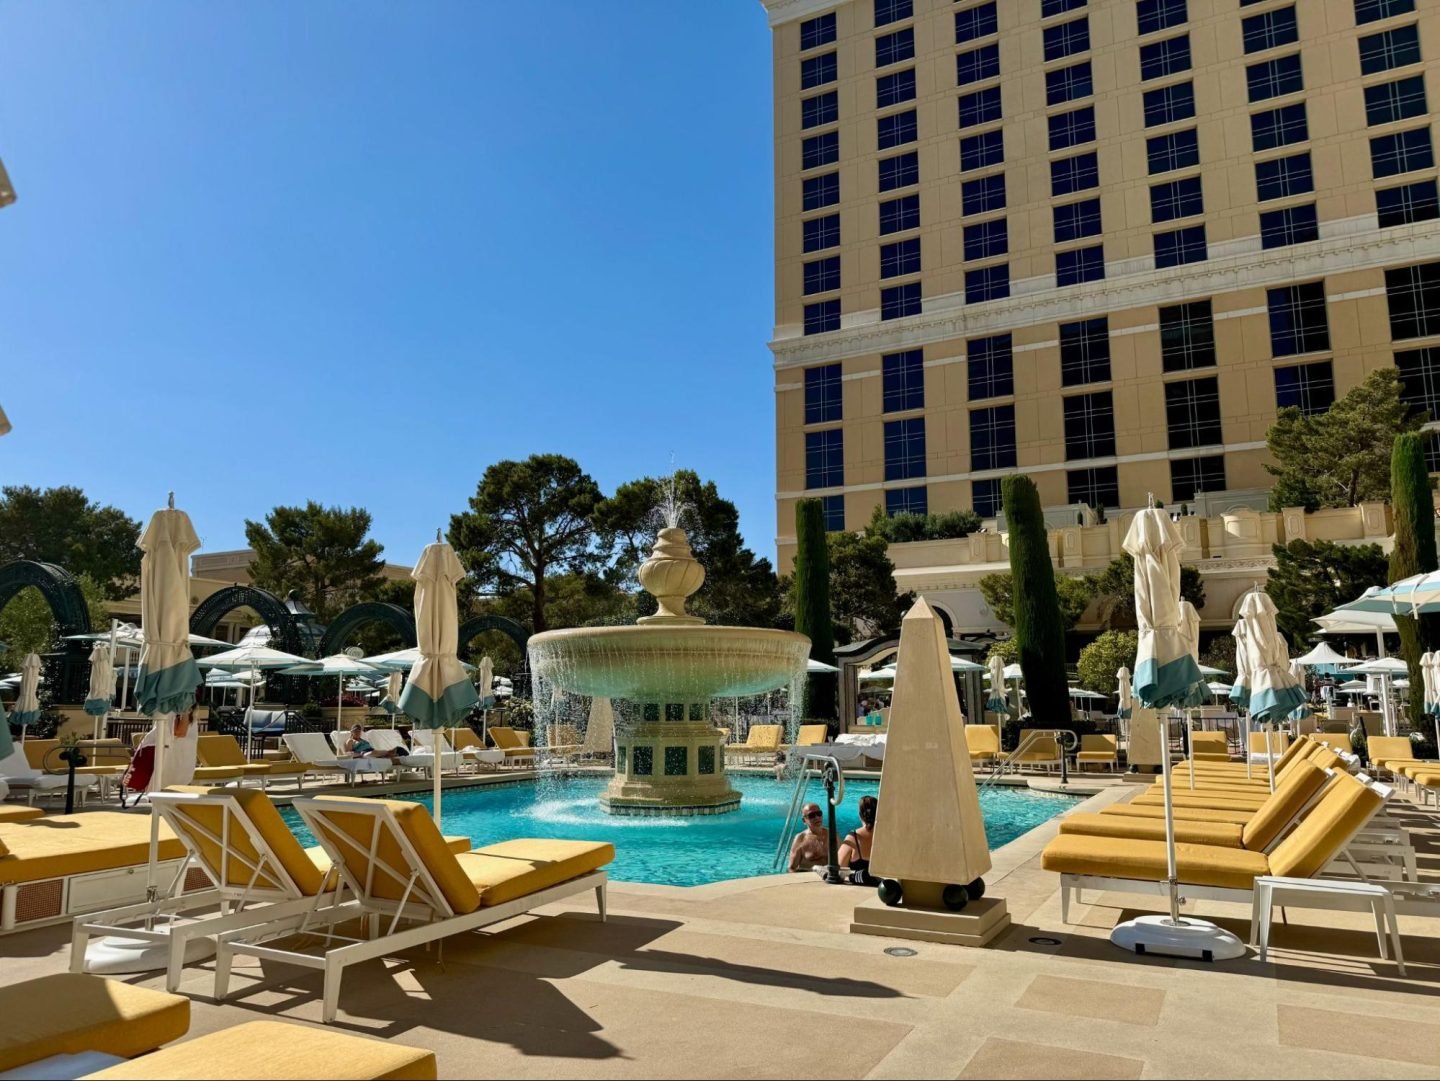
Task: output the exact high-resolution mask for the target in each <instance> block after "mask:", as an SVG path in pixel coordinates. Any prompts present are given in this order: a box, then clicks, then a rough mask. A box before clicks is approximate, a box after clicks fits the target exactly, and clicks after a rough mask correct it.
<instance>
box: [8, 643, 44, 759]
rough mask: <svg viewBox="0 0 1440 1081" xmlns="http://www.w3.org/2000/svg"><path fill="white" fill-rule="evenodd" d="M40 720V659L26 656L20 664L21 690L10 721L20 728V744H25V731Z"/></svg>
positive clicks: (34, 656) (29, 654)
mask: <svg viewBox="0 0 1440 1081" xmlns="http://www.w3.org/2000/svg"><path fill="white" fill-rule="evenodd" d="M39 719H40V658H39V656H37V655H36V654H34V653H27V654H25V659H24V660H23V661H22V662H21V663H20V689H19V691H18V692H17V694H16V698H15V709H14V710H13V711H12V713H11V716H10V721H11V723H12V724H18V725H19V726H20V742H21V743H24V742H25V729H26V728H28V727H30V725H32V724H34V723H35V722H36V721H38V720H39Z"/></svg>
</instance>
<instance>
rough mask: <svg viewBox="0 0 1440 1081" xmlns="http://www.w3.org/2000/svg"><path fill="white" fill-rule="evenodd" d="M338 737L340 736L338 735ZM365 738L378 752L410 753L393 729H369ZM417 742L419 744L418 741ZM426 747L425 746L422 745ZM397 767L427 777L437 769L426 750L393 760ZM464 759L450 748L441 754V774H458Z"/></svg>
mask: <svg viewBox="0 0 1440 1081" xmlns="http://www.w3.org/2000/svg"><path fill="white" fill-rule="evenodd" d="M337 735H339V734H338V733H337ZM365 738H366V739H368V740H369V741H370V745H371V746H372V747H374V748H375V749H376V750H377V751H408V750H409V748H407V747H406V746H405V741H404V740H403V739H401V738H400V733H399V732H396V731H395V730H394V729H393V728H369V729H366V731H365ZM417 742H419V741H418V740H417ZM421 746H422V747H424V745H423V744H421ZM393 761H394V762H395V764H396V765H397V766H404V767H405V768H406V769H415V770H420V771H422V772H423V773H425V774H426V775H433V771H434V769H435V755H434V754H433V753H432V752H431V751H430V750H429V749H428V748H425V749H424V750H423V751H422V752H421V753H418V754H415V753H407V754H405V755H404V756H403V757H401V758H397V759H394V760H393ZM463 761H464V760H463V759H462V758H461V757H460V755H459V754H457V753H456V752H454V751H451V750H449V749H448V748H447V749H446V750H445V751H442V752H441V754H440V769H441V772H445V771H449V772H458V771H459V769H460V766H461V764H462V763H463Z"/></svg>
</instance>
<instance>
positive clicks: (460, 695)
mask: <svg viewBox="0 0 1440 1081" xmlns="http://www.w3.org/2000/svg"><path fill="white" fill-rule="evenodd" d="M410 577H412V578H414V579H415V631H416V637H417V638H418V639H419V644H418V648H419V650H420V660H419V661H418V662H416V664H415V667H413V668H411V669H410V676H409V678H408V679H407V680H406V681H405V689H404V690H403V691H401V692H400V712H401V713H403V714H405V715H406V716H407V717H409V718H410V719H411V720H413V721H414V722H415V725H416V727H418V728H431V729H434V728H450V727H452V726H453V725H454V724H455V722H456V721H458V720H460V719H461V718H462V717H464V716H465V715H466V714H467V713H469V712H470V711H471V710H472V709H474V708H475V704H476V703H477V702H479V701H480V696H479V695H478V694H476V693H475V685H474V684H473V683H471V682H470V678H469V676H467V675H466V674H465V669H464V667H462V666H461V664H460V658H459V657H457V656H456V655H455V653H456V650H458V649H459V647H460V616H459V612H458V610H457V605H456V601H455V586H456V585H457V584H458V583H459V582H460V579H462V578H464V577H465V568H464V567H463V566H461V564H460V559H459V557H458V556H456V554H455V549H453V548H451V547H450V545H448V544H446V543H445V542H444V541H442V540H441V539H440V532H439V530H436V532H435V543H434V544H427V545H426V546H425V551H424V552H423V553H421V555H420V562H419V563H417V564H416V565H415V569H414V570H413V571H411V572H410ZM431 772H432V773H433V774H434V780H435V824H436V826H439V825H440V757H439V755H436V757H435V763H434V765H433V767H432V768H431Z"/></svg>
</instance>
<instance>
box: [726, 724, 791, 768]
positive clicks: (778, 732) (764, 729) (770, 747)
mask: <svg viewBox="0 0 1440 1081" xmlns="http://www.w3.org/2000/svg"><path fill="white" fill-rule="evenodd" d="M784 737H785V729H784V727H783V726H782V725H778V724H752V725H751V726H750V731H749V733H747V734H746V737H745V742H744V743H731V744H727V745H726V747H725V757H726V759H727V760H728V759H730V758H732V757H733V758H754V757H760V758H764V757H766V756H769V757H774V755H776V754H778V753H779V751H780V741H781V740H782V739H783V738H784Z"/></svg>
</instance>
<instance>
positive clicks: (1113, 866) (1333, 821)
mask: <svg viewBox="0 0 1440 1081" xmlns="http://www.w3.org/2000/svg"><path fill="white" fill-rule="evenodd" d="M1389 798H1390V789H1389V788H1386V787H1385V786H1383V785H1379V784H1374V783H1367V782H1366V781H1365V780H1362V779H1359V778H1356V777H1351V776H1349V775H1348V774H1336V775H1335V779H1334V781H1333V782H1332V784H1331V786H1330V787H1329V789H1328V790H1327V791H1326V793H1325V795H1324V796H1323V797H1322V798H1321V800H1320V801H1319V802H1318V803H1317V804H1316V805H1315V807H1314V808H1313V809H1312V810H1311V811H1310V813H1309V814H1308V815H1306V816H1305V821H1304V822H1302V823H1301V824H1300V825H1299V826H1298V827H1296V828H1295V829H1294V830H1293V831H1292V832H1291V833H1290V835H1289V836H1287V837H1286V838H1285V839H1284V840H1283V841H1281V842H1280V843H1279V844H1278V845H1276V846H1275V848H1274V849H1273V850H1272V851H1270V852H1269V853H1264V852H1249V851H1246V850H1245V849H1241V848H1227V847H1221V846H1218V845H1200V844H1177V845H1176V846H1175V854H1176V868H1177V873H1178V877H1179V880H1180V882H1181V884H1182V889H1183V890H1184V892H1185V896H1186V897H1189V898H1196V899H1202V900H1212V901H1250V902H1252V903H1253V900H1254V898H1253V893H1252V890H1253V887H1254V882H1255V879H1256V878H1259V877H1260V876H1262V875H1273V876H1278V877H1283V878H1313V877H1314V876H1315V875H1317V874H1319V873H1320V872H1321V871H1322V870H1324V868H1325V867H1326V866H1327V865H1328V864H1329V863H1330V861H1331V860H1333V859H1334V858H1335V857H1336V856H1337V855H1339V854H1340V852H1341V851H1342V850H1343V849H1344V848H1345V846H1346V845H1348V844H1349V843H1350V842H1351V840H1352V839H1353V838H1354V837H1355V835H1356V834H1357V833H1358V832H1360V830H1361V829H1363V828H1364V826H1365V825H1366V823H1368V822H1369V821H1370V819H1371V818H1372V817H1374V815H1375V813H1376V812H1377V811H1379V810H1380V808H1381V807H1383V806H1384V805H1385V802H1386V800H1388V799H1389ZM1041 866H1042V867H1044V868H1045V870H1047V871H1055V872H1057V873H1058V874H1059V875H1060V918H1061V919H1062V920H1063V921H1064V922H1065V923H1069V922H1070V900H1071V896H1072V894H1073V895H1074V897H1075V898H1076V899H1077V900H1078V899H1079V896H1080V891H1081V890H1082V889H1099V890H1115V891H1120V892H1125V893H1143V894H1157V895H1163V894H1166V893H1167V892H1168V886H1167V884H1166V875H1167V874H1168V868H1167V860H1166V846H1165V843H1164V842H1163V841H1133V840H1125V839H1121V838H1114V837H1088V836H1085V835H1083V834H1061V835H1060V836H1059V837H1056V838H1055V839H1054V840H1052V841H1051V842H1050V843H1049V844H1048V845H1046V846H1045V851H1044V852H1043V853H1042V854H1041ZM1252 930H1253V928H1252Z"/></svg>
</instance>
